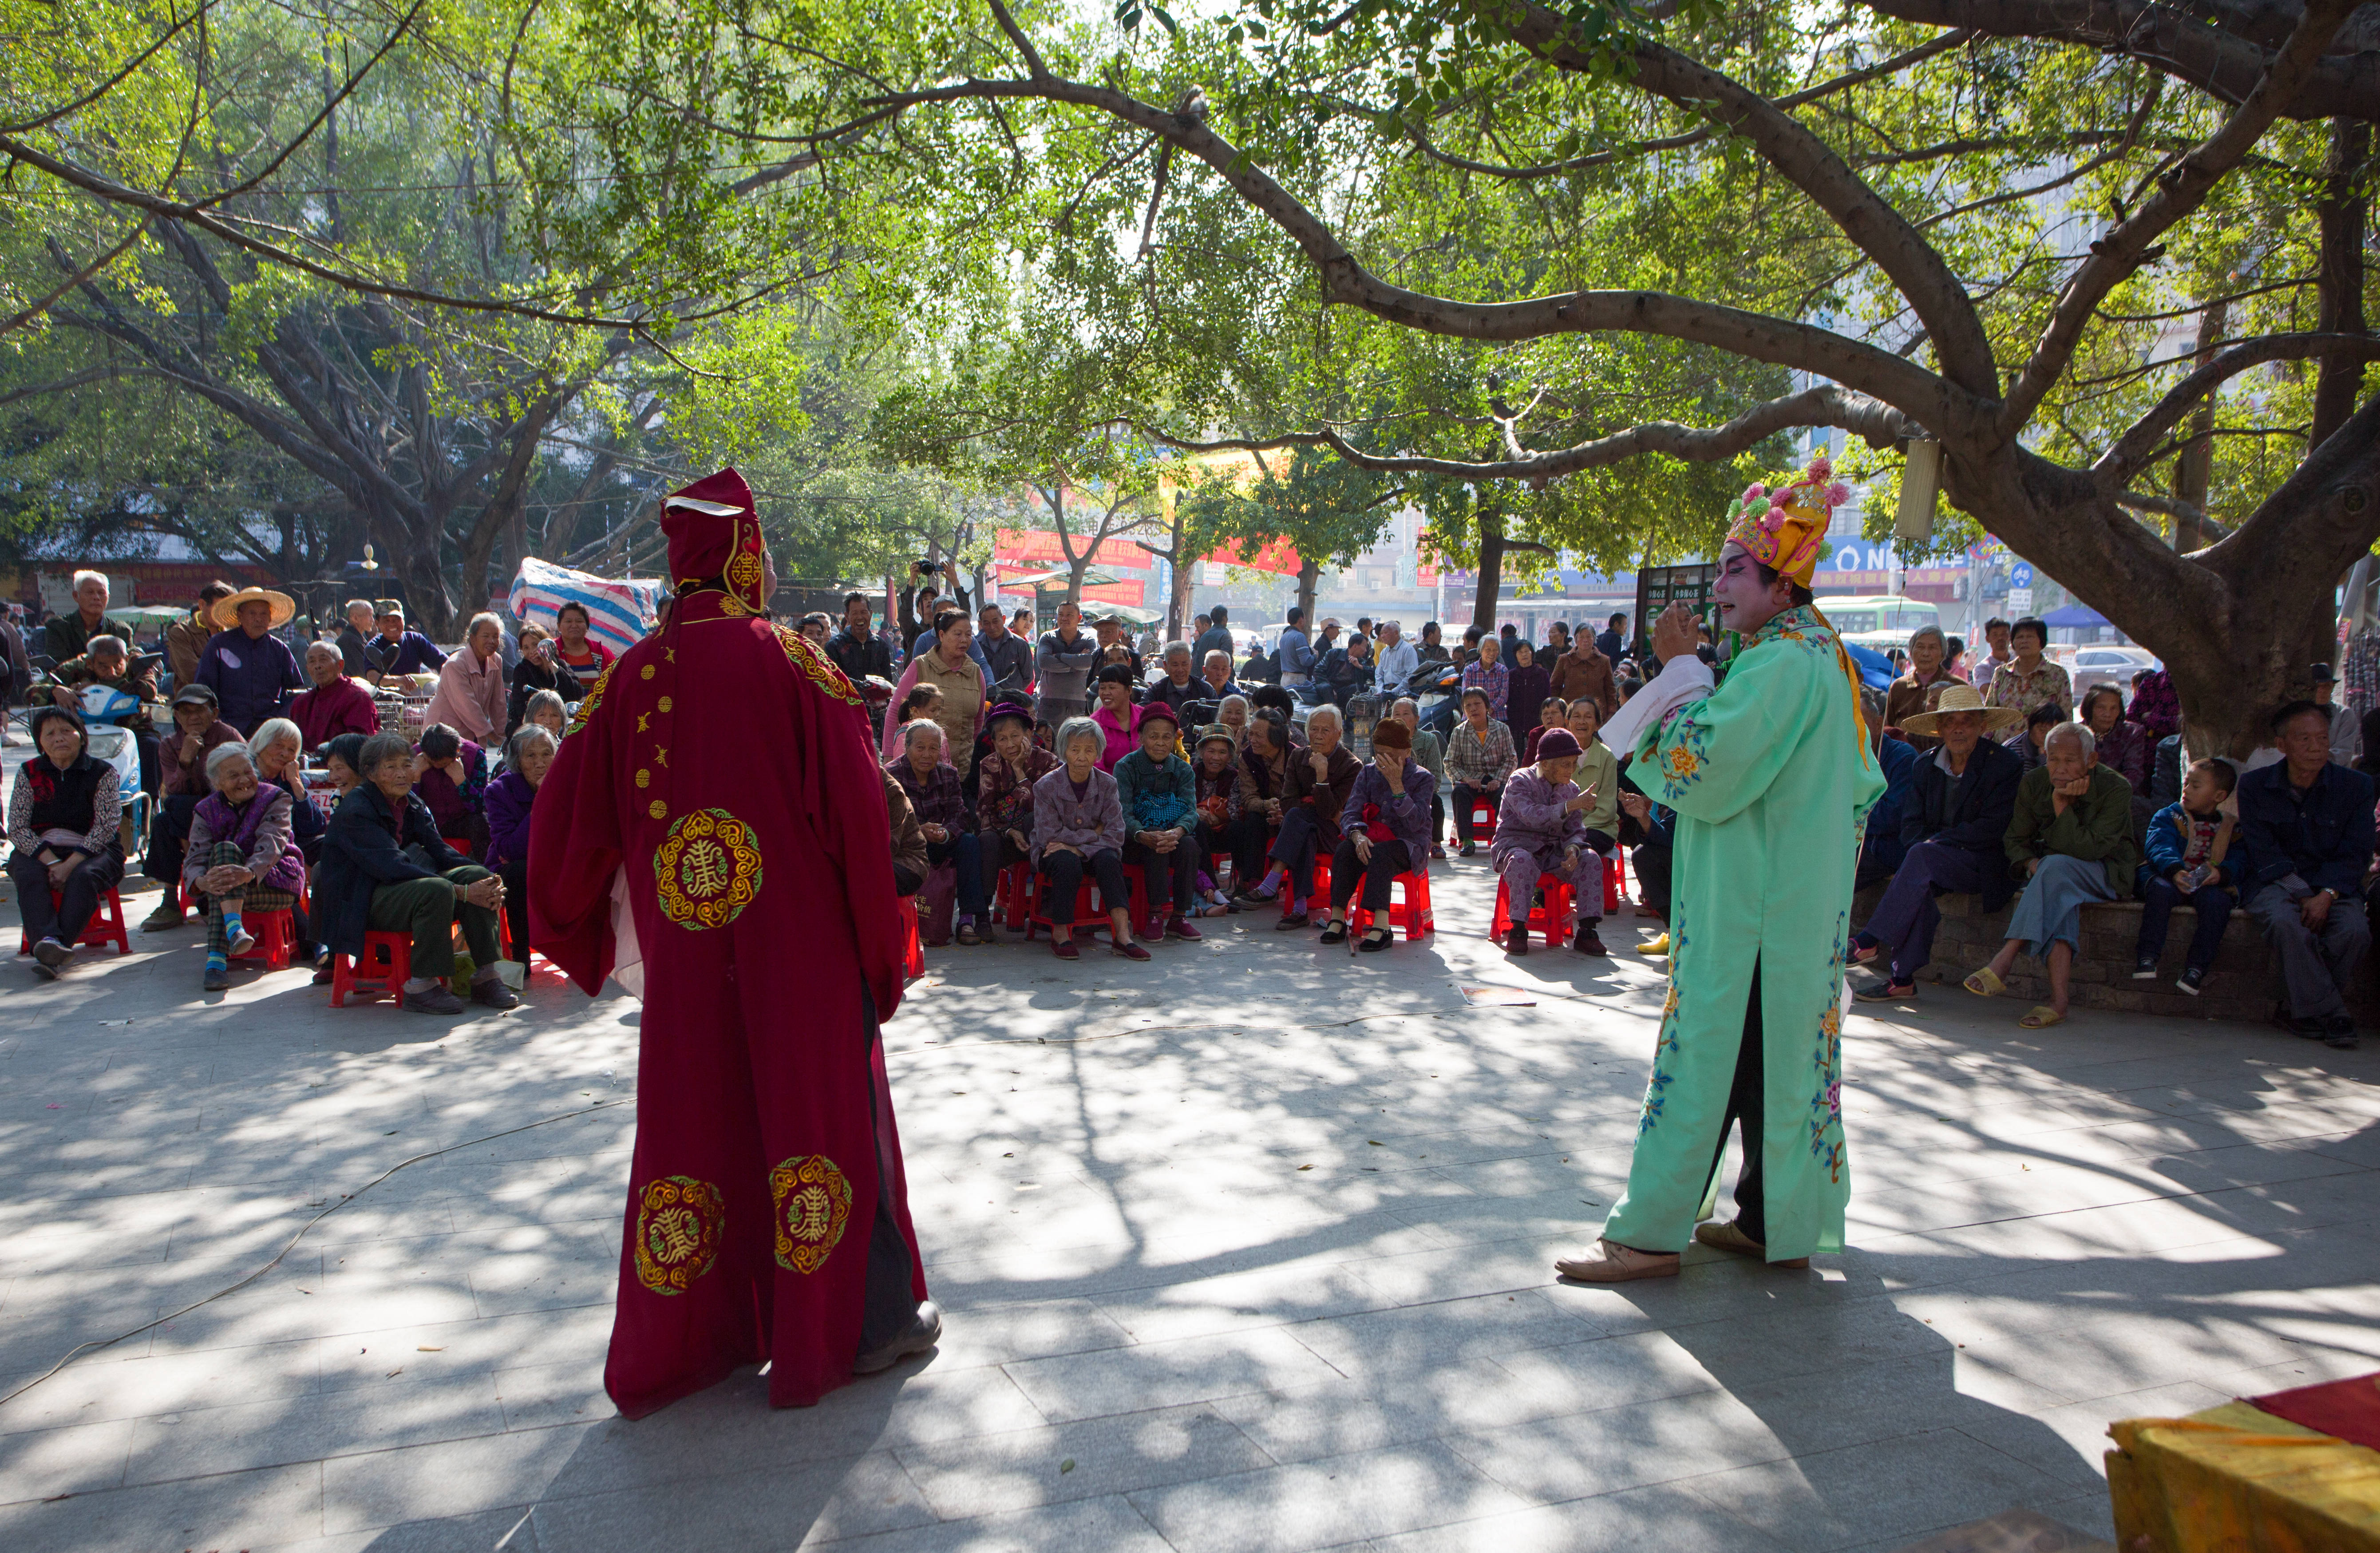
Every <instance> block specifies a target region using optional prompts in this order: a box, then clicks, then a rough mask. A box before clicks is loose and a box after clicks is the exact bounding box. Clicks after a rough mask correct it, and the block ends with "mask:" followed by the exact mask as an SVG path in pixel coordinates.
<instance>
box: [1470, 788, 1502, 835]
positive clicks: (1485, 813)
mask: <svg viewBox="0 0 2380 1553" xmlns="http://www.w3.org/2000/svg"><path fill="white" fill-rule="evenodd" d="M1482 825H1485V826H1486V827H1487V829H1486V830H1484V831H1483V830H1481V829H1480V827H1481V826H1482ZM1495 839H1496V799H1495V796H1494V795H1492V794H1488V793H1482V794H1480V795H1478V796H1477V797H1475V798H1474V799H1472V800H1471V840H1472V842H1473V843H1475V844H1476V845H1479V846H1486V845H1488V843H1491V842H1493V841H1494V840H1495Z"/></svg>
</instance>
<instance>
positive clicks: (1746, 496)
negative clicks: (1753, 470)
mask: <svg viewBox="0 0 2380 1553" xmlns="http://www.w3.org/2000/svg"><path fill="white" fill-rule="evenodd" d="M1767 494H1768V488H1767V486H1765V485H1763V484H1761V483H1760V482H1759V481H1758V480H1754V481H1753V482H1752V483H1751V484H1750V485H1747V486H1745V487H1744V488H1743V504H1744V505H1745V506H1747V507H1748V506H1750V505H1752V504H1753V503H1755V502H1757V501H1758V500H1760V499H1761V498H1762V497H1763V496H1766V495H1767Z"/></svg>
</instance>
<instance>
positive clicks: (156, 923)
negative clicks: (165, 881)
mask: <svg viewBox="0 0 2380 1553" xmlns="http://www.w3.org/2000/svg"><path fill="white" fill-rule="evenodd" d="M181 925H182V902H181V898H180V897H179V896H177V895H176V894H175V893H174V892H172V891H170V890H169V891H167V892H166V898H165V899H164V901H162V902H160V903H158V906H157V909H156V910H155V911H152V912H151V913H150V914H149V915H148V916H144V917H142V918H141V919H140V930H141V931H142V932H144V933H162V932H164V930H165V929H166V928H178V927H180V926H181Z"/></svg>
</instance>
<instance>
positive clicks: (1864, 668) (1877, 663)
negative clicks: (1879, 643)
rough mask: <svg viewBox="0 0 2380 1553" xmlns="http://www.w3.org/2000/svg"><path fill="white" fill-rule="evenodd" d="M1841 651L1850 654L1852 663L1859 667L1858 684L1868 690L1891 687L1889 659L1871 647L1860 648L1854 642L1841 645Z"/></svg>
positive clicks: (1891, 676) (1891, 677) (1890, 664)
mask: <svg viewBox="0 0 2380 1553" xmlns="http://www.w3.org/2000/svg"><path fill="white" fill-rule="evenodd" d="M1843 650H1844V651H1845V652H1848V653H1850V654H1851V655H1852V662H1854V663H1856V664H1858V665H1859V671H1860V683H1862V684H1863V685H1865V686H1867V687H1868V688H1869V689H1870V690H1885V689H1888V688H1890V687H1891V685H1892V680H1893V673H1892V660H1891V659H1889V658H1887V657H1886V656H1885V655H1884V654H1883V653H1881V652H1878V651H1876V649H1874V648H1872V647H1862V646H1860V645H1859V644H1858V643H1856V642H1845V643H1843Z"/></svg>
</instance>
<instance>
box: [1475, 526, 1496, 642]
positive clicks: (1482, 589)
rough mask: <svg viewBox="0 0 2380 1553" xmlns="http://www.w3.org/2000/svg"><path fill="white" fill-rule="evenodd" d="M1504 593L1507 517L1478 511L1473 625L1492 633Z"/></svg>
mask: <svg viewBox="0 0 2380 1553" xmlns="http://www.w3.org/2000/svg"><path fill="white" fill-rule="evenodd" d="M1503 590H1504V515H1503V514H1502V513H1500V512H1497V511H1496V510H1495V509H1494V508H1492V507H1489V506H1487V505H1485V504H1482V505H1481V507H1480V509H1479V579H1478V584H1477V586H1476V587H1475V588H1473V590H1472V594H1471V624H1472V625H1476V626H1477V627H1479V629H1481V630H1482V631H1486V632H1488V633H1490V634H1493V633H1494V631H1495V629H1496V601H1497V596H1498V595H1499V594H1500V593H1501V592H1503Z"/></svg>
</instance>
